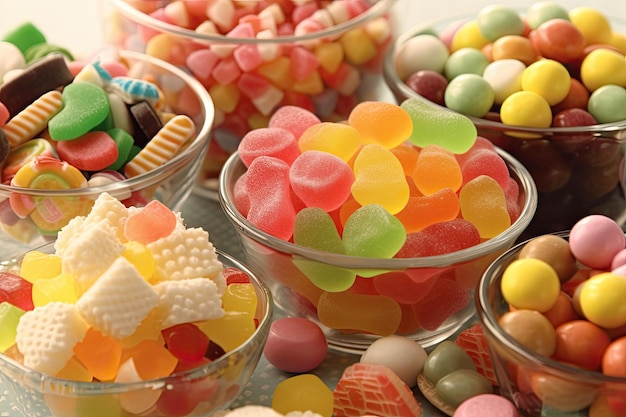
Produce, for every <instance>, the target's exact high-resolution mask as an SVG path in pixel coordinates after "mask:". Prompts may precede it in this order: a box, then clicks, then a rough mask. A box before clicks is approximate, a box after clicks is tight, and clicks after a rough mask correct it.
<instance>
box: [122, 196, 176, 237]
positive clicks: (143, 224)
mask: <svg viewBox="0 0 626 417" xmlns="http://www.w3.org/2000/svg"><path fill="white" fill-rule="evenodd" d="M177 221H178V220H177V218H176V214H174V212H173V211H172V210H170V209H169V208H168V207H167V206H166V205H165V204H163V203H161V202H160V201H158V200H152V201H150V202H149V203H148V204H146V205H145V206H144V207H142V208H140V209H139V210H135V211H133V212H132V213H130V214H129V215H128V218H127V219H126V223H125V224H124V236H125V237H126V239H128V240H135V241H137V242H141V243H143V244H148V243H150V242H154V241H155V240H157V239H160V238H163V237H165V236H168V235H169V234H170V233H172V231H173V230H174V228H175V227H176V223H177Z"/></svg>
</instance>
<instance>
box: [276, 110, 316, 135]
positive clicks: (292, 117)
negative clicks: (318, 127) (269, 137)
mask: <svg viewBox="0 0 626 417" xmlns="http://www.w3.org/2000/svg"><path fill="white" fill-rule="evenodd" d="M318 123H321V121H320V119H319V117H317V116H316V115H315V113H313V112H311V111H309V110H307V109H305V108H302V107H298V106H292V105H285V106H281V107H279V108H278V109H277V110H276V111H275V112H274V114H272V116H270V119H269V121H268V127H280V128H282V129H286V130H288V131H290V132H291V133H292V134H293V136H294V137H295V138H296V139H299V138H300V135H302V133H303V132H304V131H305V130H306V129H308V128H309V127H310V126H313V125H315V124H318Z"/></svg>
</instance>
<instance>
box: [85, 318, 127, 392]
mask: <svg viewBox="0 0 626 417" xmlns="http://www.w3.org/2000/svg"><path fill="white" fill-rule="evenodd" d="M74 355H75V356H76V358H77V359H78V360H79V361H80V362H81V363H82V364H83V365H84V366H85V368H86V369H87V371H88V372H89V373H90V374H91V375H93V377H94V378H96V379H98V380H100V381H113V380H114V379H115V376H116V375H117V371H118V370H119V367H120V360H121V358H122V346H121V344H120V342H119V341H118V340H115V339H113V338H112V337H109V336H105V335H103V334H102V333H100V332H99V331H97V330H95V329H93V328H89V329H88V330H87V333H86V334H85V337H84V338H83V340H82V341H80V342H79V343H77V344H76V346H74Z"/></svg>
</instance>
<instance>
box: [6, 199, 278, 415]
mask: <svg viewBox="0 0 626 417" xmlns="http://www.w3.org/2000/svg"><path fill="white" fill-rule="evenodd" d="M272 308H273V304H272V298H271V293H270V290H269V288H268V287H267V286H265V285H264V284H263V282H262V281H261V280H259V278H258V276H257V275H255V273H253V272H252V271H251V270H250V269H249V268H248V267H246V266H245V265H244V264H242V263H241V262H240V261H238V260H237V259H235V258H233V257H232V256H229V255H228V254H225V253H223V252H220V251H219V250H217V249H216V248H215V247H214V246H213V244H212V243H211V241H210V239H209V233H208V232H207V231H205V230H203V229H201V228H191V227H189V228H188V227H186V226H185V224H184V220H183V219H182V217H181V216H180V214H179V213H176V212H174V211H172V210H170V209H169V208H168V207H166V206H165V205H164V204H163V203H161V202H159V201H157V200H153V201H152V202H150V203H148V204H147V205H146V206H143V207H131V208H127V207H126V206H124V204H122V203H121V202H120V201H119V200H117V199H116V198H115V197H113V196H111V195H110V194H108V193H102V194H101V195H100V196H99V197H98V199H97V200H96V201H95V204H94V206H93V208H92V210H91V211H90V212H89V213H88V214H87V215H86V216H79V217H75V218H74V219H73V220H72V221H71V222H70V223H69V224H68V225H67V226H65V227H64V228H63V229H62V230H61V232H60V233H59V237H58V239H57V240H56V241H55V242H53V243H48V244H46V245H44V246H42V247H39V248H36V249H32V250H29V251H28V252H26V253H25V254H24V255H23V256H21V257H19V258H15V259H7V260H5V261H4V262H3V263H2V264H1V270H0V326H2V337H1V338H0V379H1V380H2V383H3V388H4V389H5V392H4V395H5V397H6V398H7V399H8V400H9V401H12V403H13V407H14V408H12V409H13V410H15V412H20V413H21V414H19V415H23V416H53V417H61V416H63V417H73V416H76V417H78V416H81V417H86V416H95V415H102V416H107V417H115V416H119V417H122V416H124V417H130V416H154V417H157V416H159V417H174V416H177V417H182V416H209V415H211V414H212V413H213V412H214V411H215V410H219V409H223V408H227V407H228V405H229V404H230V403H231V402H232V401H233V400H234V399H235V398H236V397H237V396H238V395H239V393H240V392H241V391H242V390H243V387H244V386H245V384H246V382H247V381H248V380H249V378H250V377H251V376H252V374H253V372H254V369H255V368H256V365H257V363H258V361H259V358H260V356H261V353H262V351H263V347H264V344H265V341H266V339H267V335H268V333H269V328H270V322H271V317H272Z"/></svg>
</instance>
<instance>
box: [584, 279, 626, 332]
mask: <svg viewBox="0 0 626 417" xmlns="http://www.w3.org/2000/svg"><path fill="white" fill-rule="evenodd" d="M581 285H583V287H582V289H581V291H580V308H581V310H582V312H583V314H584V315H585V317H586V318H587V320H589V321H590V322H592V323H593V324H596V325H598V326H600V327H605V328H607V329H614V328H617V327H620V326H623V325H626V303H624V300H625V299H626V278H624V277H623V276H620V275H617V274H613V273H611V272H604V273H601V274H598V275H594V276H593V277H591V278H589V279H588V280H587V281H585V282H584V283H583V284H581Z"/></svg>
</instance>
